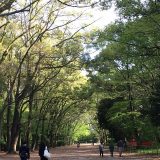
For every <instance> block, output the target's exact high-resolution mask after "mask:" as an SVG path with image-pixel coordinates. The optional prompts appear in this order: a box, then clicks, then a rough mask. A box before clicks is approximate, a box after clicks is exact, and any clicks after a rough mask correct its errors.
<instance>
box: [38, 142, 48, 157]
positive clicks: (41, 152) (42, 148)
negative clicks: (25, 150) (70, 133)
mask: <svg viewBox="0 0 160 160" xmlns="http://www.w3.org/2000/svg"><path fill="white" fill-rule="evenodd" d="M45 149H46V145H45V143H43V142H42V143H41V144H40V146H39V156H40V159H41V160H48V158H47V157H44V151H45Z"/></svg>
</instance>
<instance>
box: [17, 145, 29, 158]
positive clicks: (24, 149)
mask: <svg viewBox="0 0 160 160" xmlns="http://www.w3.org/2000/svg"><path fill="white" fill-rule="evenodd" d="M19 156H20V158H21V160H27V159H30V152H29V147H28V146H27V143H26V142H23V143H22V145H21V146H20V148H19Z"/></svg>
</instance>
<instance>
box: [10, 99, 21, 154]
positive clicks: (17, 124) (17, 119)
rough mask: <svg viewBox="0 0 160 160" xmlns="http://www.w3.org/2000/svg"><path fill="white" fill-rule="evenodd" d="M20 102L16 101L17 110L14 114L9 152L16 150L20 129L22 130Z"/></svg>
mask: <svg viewBox="0 0 160 160" xmlns="http://www.w3.org/2000/svg"><path fill="white" fill-rule="evenodd" d="M19 105H20V102H19V100H16V101H15V111H14V116H13V124H12V128H11V143H10V148H9V150H8V152H9V153H13V152H16V146H17V142H18V136H19V130H20V107H19Z"/></svg>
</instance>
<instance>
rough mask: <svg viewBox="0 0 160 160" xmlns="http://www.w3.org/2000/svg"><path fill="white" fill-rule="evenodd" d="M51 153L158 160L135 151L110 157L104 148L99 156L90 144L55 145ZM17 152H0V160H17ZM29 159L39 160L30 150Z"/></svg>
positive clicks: (63, 158) (75, 158)
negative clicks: (102, 153)
mask: <svg viewBox="0 0 160 160" xmlns="http://www.w3.org/2000/svg"><path fill="white" fill-rule="evenodd" d="M50 153H51V154H52V158H51V160H101V159H103V160H160V156H157V155H138V154H136V153H126V152H124V153H123V155H122V157H118V153H117V152H116V151H115V152H114V157H110V154H109V151H108V149H107V148H106V149H105V150H104V157H103V158H101V157H99V152H98V146H97V145H94V146H93V145H91V144H81V146H80V148H77V147H76V145H72V146H65V147H57V148H53V149H50ZM19 159H20V158H19V156H18V154H17V155H16V154H14V155H13V154H6V153H4V152H0V160H19ZM30 160H39V156H38V152H37V151H35V152H31V157H30Z"/></svg>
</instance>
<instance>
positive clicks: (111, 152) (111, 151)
mask: <svg viewBox="0 0 160 160" xmlns="http://www.w3.org/2000/svg"><path fill="white" fill-rule="evenodd" d="M109 151H110V154H111V157H113V152H114V143H113V142H110V143H109Z"/></svg>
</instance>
